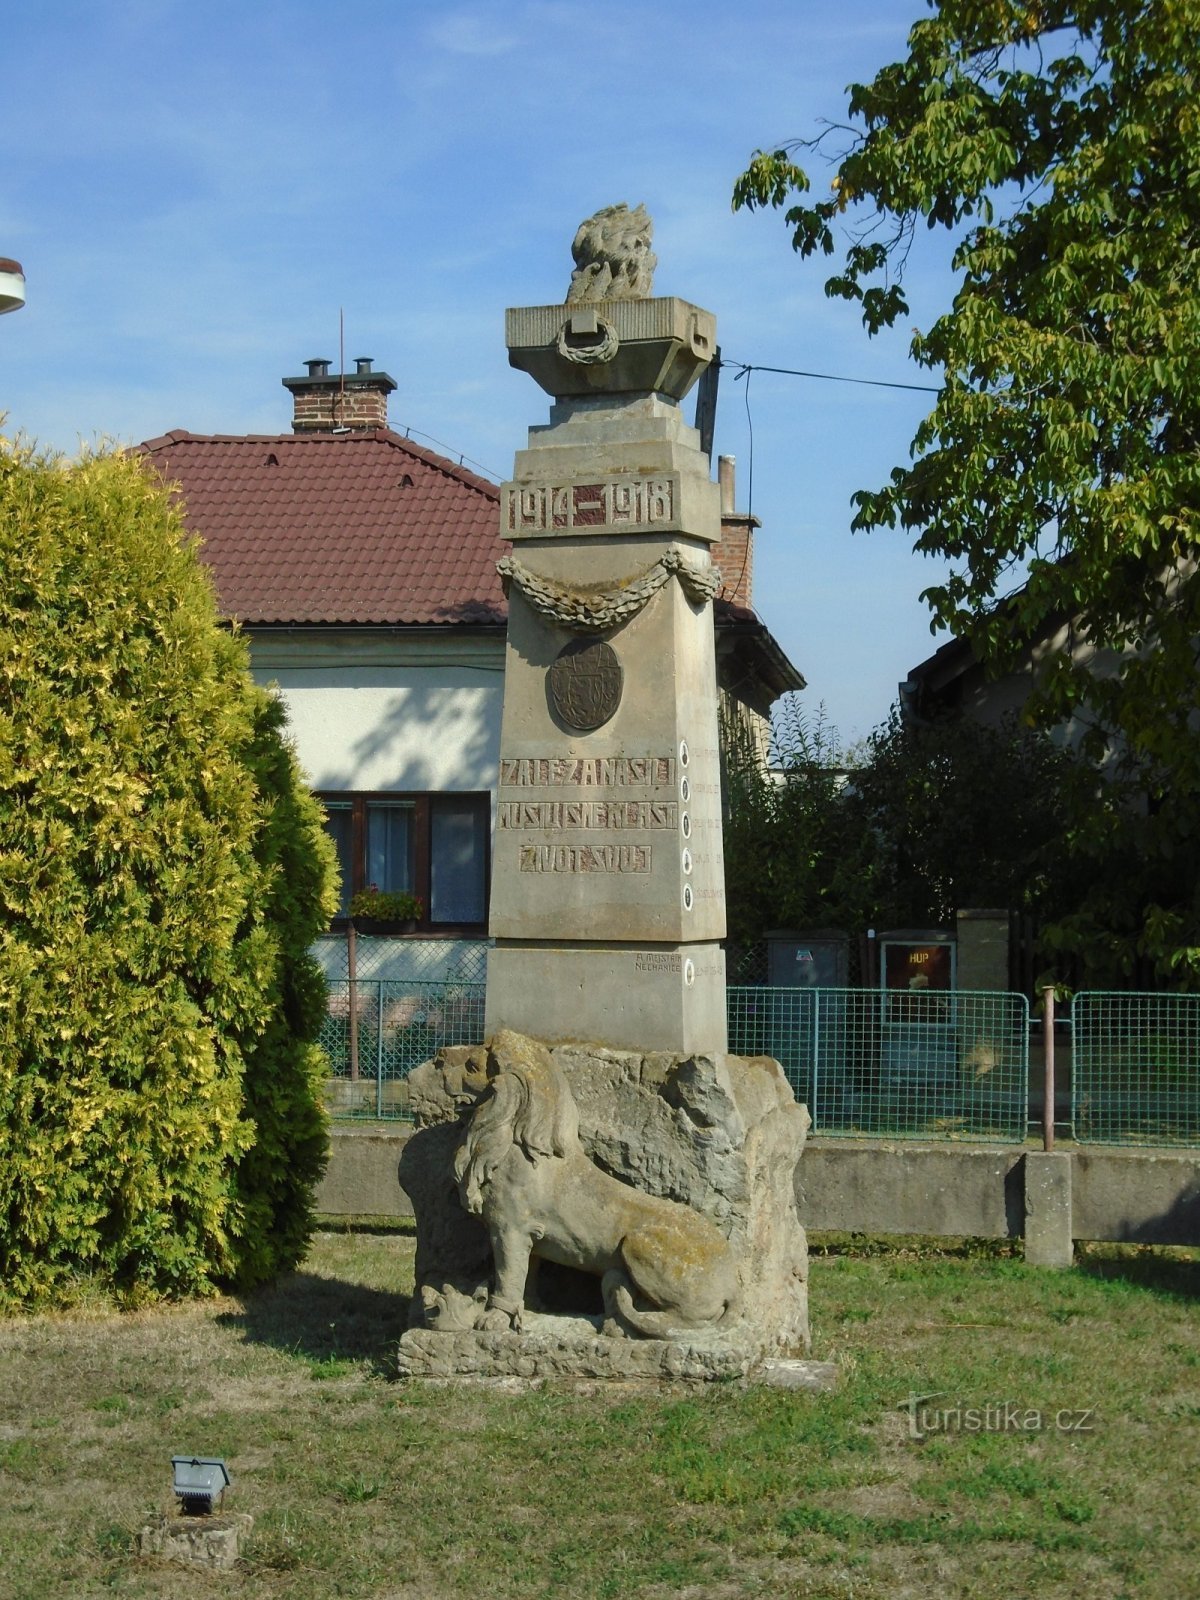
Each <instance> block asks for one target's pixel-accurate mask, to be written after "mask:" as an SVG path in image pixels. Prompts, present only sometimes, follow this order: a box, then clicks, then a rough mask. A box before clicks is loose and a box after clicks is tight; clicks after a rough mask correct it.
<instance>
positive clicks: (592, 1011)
mask: <svg viewBox="0 0 1200 1600" xmlns="http://www.w3.org/2000/svg"><path fill="white" fill-rule="evenodd" d="M598 1022H599V1023H600V1024H601V1025H602V1026H603V1030H604V1039H605V1042H606V1044H608V1045H611V1046H612V1047H613V1048H614V1049H618V1050H639V1049H641V1050H672V1049H678V1050H682V1051H685V1052H687V1051H693V1050H708V1049H712V1048H713V1042H714V1040H715V1041H717V1042H718V1043H719V1044H721V1045H722V1046H723V1045H724V1043H725V1037H726V1028H727V1026H728V1023H727V1014H726V1010H725V952H724V950H723V949H722V948H721V946H720V945H719V944H686V945H685V944H682V943H679V942H678V941H676V942H673V943H670V944H660V945H641V946H636V947H635V946H631V945H613V944H609V945H601V944H597V945H582V944H581V945H577V946H573V947H569V946H558V947H553V946H548V945H530V946H521V945H498V946H497V947H496V948H495V949H494V950H491V951H489V952H488V1016H487V1028H488V1032H489V1033H491V1032H494V1031H495V1030H497V1029H500V1028H513V1029H515V1030H516V1031H517V1032H518V1033H533V1032H535V1031H536V1032H537V1033H539V1034H541V1035H542V1036H544V1037H545V1038H548V1039H554V1040H561V1041H576V1042H579V1041H581V1040H586V1037H587V1033H588V1030H589V1028H590V1029H592V1030H593V1031H594V1030H595V1028H596V1026H597V1023H598Z"/></svg>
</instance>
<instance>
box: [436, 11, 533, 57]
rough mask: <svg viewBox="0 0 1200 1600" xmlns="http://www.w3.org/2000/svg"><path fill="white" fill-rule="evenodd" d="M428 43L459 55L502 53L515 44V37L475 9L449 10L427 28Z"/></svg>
mask: <svg viewBox="0 0 1200 1600" xmlns="http://www.w3.org/2000/svg"><path fill="white" fill-rule="evenodd" d="M426 38H427V39H428V40H429V42H430V44H432V45H435V46H437V47H438V48H439V49H442V50H449V51H450V52H451V53H452V54H454V55H459V56H503V55H507V54H508V53H509V51H510V50H515V49H516V47H517V43H518V40H517V37H516V35H515V34H513V33H509V32H507V31H505V30H502V29H500V28H498V27H496V25H495V24H494V23H493V22H492V21H491V19H490V18H488V17H485V16H484V15H483V14H482V13H481V12H479V11H452V12H450V14H449V15H448V16H443V17H441V18H439V19H438V21H437V22H435V23H433V25H432V26H431V27H430V28H429V29H428V31H427V33H426Z"/></svg>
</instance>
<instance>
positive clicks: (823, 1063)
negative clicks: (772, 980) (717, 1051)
mask: <svg viewBox="0 0 1200 1600" xmlns="http://www.w3.org/2000/svg"><path fill="white" fill-rule="evenodd" d="M729 1048H730V1049H731V1050H733V1051H735V1052H736V1053H737V1054H739V1055H769V1056H774V1057H775V1059H776V1060H777V1061H778V1062H780V1064H781V1065H782V1066H783V1069H784V1072H785V1073H786V1074H787V1077H788V1081H789V1082H790V1083H791V1085H792V1088H793V1090H794V1091H795V1094H796V1098H797V1099H798V1100H802V1101H804V1102H805V1103H806V1104H807V1106H808V1109H809V1114H810V1116H811V1117H812V1119H813V1132H814V1133H820V1134H828V1135H847V1136H852V1135H863V1134H870V1135H887V1136H888V1137H890V1138H931V1137H939V1138H962V1139H996V1140H1006V1141H1013V1140H1016V1141H1021V1140H1023V1139H1024V1138H1025V1134H1026V1131H1027V1126H1028V1104H1029V1006H1028V1002H1027V1001H1026V999H1025V997H1024V995H1018V994H992V993H978V992H972V993H962V992H958V993H954V992H946V993H939V994H933V993H909V992H907V991H905V992H902V993H894V992H889V991H884V990H878V989H778V988H775V989H768V988H739V987H734V988H731V989H730V990H729Z"/></svg>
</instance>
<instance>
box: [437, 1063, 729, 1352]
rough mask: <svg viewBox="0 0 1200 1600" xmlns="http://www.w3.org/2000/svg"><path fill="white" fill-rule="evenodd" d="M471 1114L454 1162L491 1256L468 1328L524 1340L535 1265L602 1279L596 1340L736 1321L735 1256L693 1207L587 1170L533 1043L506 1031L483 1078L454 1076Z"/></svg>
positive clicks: (559, 1081) (567, 1106) (568, 1098)
mask: <svg viewBox="0 0 1200 1600" xmlns="http://www.w3.org/2000/svg"><path fill="white" fill-rule="evenodd" d="M459 1076H460V1080H461V1083H460V1086H461V1088H462V1090H463V1091H464V1092H463V1095H462V1099H463V1101H466V1100H468V1098H474V1097H475V1096H478V1098H477V1099H475V1105H474V1110H473V1111H472V1112H471V1114H470V1117H469V1120H468V1121H467V1124H466V1131H465V1134H464V1136H463V1138H462V1141H461V1143H460V1145H459V1147H458V1150H457V1152H456V1154H455V1159H454V1177H455V1180H456V1182H457V1185H458V1193H459V1196H460V1198H461V1200H462V1204H463V1206H464V1207H465V1208H466V1210H467V1211H468V1212H470V1213H472V1214H473V1215H475V1216H478V1217H479V1218H480V1219H481V1220H482V1222H483V1224H484V1227H485V1229H486V1231H487V1234H488V1238H489V1240H490V1243H491V1248H492V1258H493V1275H492V1285H491V1291H490V1293H489V1295H488V1299H487V1304H486V1306H485V1307H484V1308H483V1310H482V1312H481V1313H480V1315H479V1317H478V1319H477V1321H476V1326H477V1327H482V1328H485V1329H493V1330H497V1329H504V1328H512V1329H515V1330H518V1331H519V1330H520V1327H521V1316H522V1311H523V1309H524V1305H525V1290H526V1280H527V1278H528V1275H529V1268H530V1262H531V1260H535V1261H536V1260H537V1259H541V1260H545V1261H554V1262H558V1263H559V1264H560V1265H562V1266H566V1267H573V1268H576V1269H577V1270H580V1271H583V1272H586V1273H591V1274H593V1275H595V1276H598V1277H599V1278H600V1285H601V1293H602V1295H603V1300H604V1311H605V1323H604V1332H605V1333H607V1334H609V1335H611V1336H613V1337H622V1336H626V1337H627V1336H638V1337H642V1338H656V1339H667V1338H671V1337H674V1336H676V1335H679V1334H683V1333H685V1332H686V1331H688V1330H694V1329H697V1328H703V1327H712V1326H715V1325H716V1324H718V1323H722V1322H727V1321H731V1320H733V1317H734V1315H735V1312H736V1307H737V1301H738V1284H737V1272H736V1267H735V1263H734V1259H733V1252H732V1250H731V1249H730V1246H729V1243H728V1241H727V1240H726V1239H725V1237H724V1236H723V1235H722V1233H721V1232H720V1230H719V1229H718V1228H717V1227H716V1226H715V1225H714V1224H713V1223H712V1222H710V1221H709V1220H708V1219H707V1218H706V1217H702V1216H701V1215H700V1214H699V1213H698V1212H695V1211H693V1210H692V1209H691V1208H690V1207H689V1206H685V1205H680V1204H679V1203H677V1202H675V1201H672V1200H663V1199H660V1198H658V1197H657V1196H655V1195H648V1194H644V1193H642V1192H641V1191H639V1190H637V1189H633V1188H631V1187H630V1186H629V1185H628V1184H626V1183H621V1182H619V1181H618V1180H617V1179H616V1178H613V1177H611V1176H610V1175H609V1174H608V1173H606V1172H603V1171H602V1170H601V1169H600V1168H599V1167H597V1166H596V1165H595V1163H594V1162H592V1161H591V1160H590V1159H589V1158H588V1156H587V1154H586V1152H585V1151H584V1148H583V1145H582V1143H581V1141H580V1138H579V1117H578V1112H577V1111H576V1108H575V1101H574V1099H573V1097H572V1095H571V1090H570V1087H569V1085H568V1083H567V1080H566V1078H565V1076H564V1075H563V1072H562V1069H561V1068H560V1067H559V1066H558V1065H557V1063H555V1061H554V1060H553V1059H552V1057H551V1055H550V1052H549V1051H548V1050H547V1049H546V1048H545V1047H544V1046H542V1045H541V1044H539V1043H538V1042H537V1041H536V1040H532V1039H528V1038H526V1037H524V1036H523V1035H521V1034H516V1033H510V1032H507V1031H502V1032H500V1033H498V1034H497V1035H496V1037H495V1039H493V1040H492V1042H491V1045H490V1046H489V1048H488V1052H487V1066H486V1077H484V1076H483V1075H482V1074H479V1073H478V1072H475V1073H471V1072H467V1073H463V1074H460V1075H459Z"/></svg>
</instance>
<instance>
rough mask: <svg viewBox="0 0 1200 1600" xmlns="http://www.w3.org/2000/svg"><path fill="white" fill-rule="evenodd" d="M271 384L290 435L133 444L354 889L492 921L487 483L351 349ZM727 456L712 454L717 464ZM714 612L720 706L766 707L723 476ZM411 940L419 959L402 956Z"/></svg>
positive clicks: (787, 667) (438, 926)
mask: <svg viewBox="0 0 1200 1600" xmlns="http://www.w3.org/2000/svg"><path fill="white" fill-rule="evenodd" d="M356 367H357V370H356V371H355V372H353V373H345V374H343V373H335V374H331V373H330V372H329V370H328V368H329V363H327V362H323V361H311V362H309V363H308V368H309V371H308V373H307V375H305V376H302V377H296V378H285V379H284V380H283V381H284V384H285V386H286V387H287V388H288V389H289V390H290V391H291V393H292V396H293V401H294V412H293V426H292V431H291V432H290V433H287V434H279V435H275V434H269V435H261V434H253V435H226V434H217V435H200V434H193V433H186V432H182V431H176V432H172V433H168V434H165V435H164V436H163V437H162V438H159V439H152V440H149V441H147V442H146V443H145V444H144V445H143V446H142V447H141V448H142V450H143V451H144V452H145V453H146V454H147V455H148V456H149V457H150V459H151V461H152V462H153V463H154V466H155V468H156V470H157V471H158V472H159V473H160V475H161V476H162V478H163V479H164V481H165V482H167V483H170V484H173V485H175V486H176V487H177V491H178V493H179V495H180V498H181V504H182V508H183V514H184V517H185V520H186V522H187V525H188V527H189V528H190V529H191V530H192V532H194V533H195V534H197V535H198V536H199V538H200V540H201V548H200V553H201V556H202V558H203V559H204V561H205V562H206V563H207V564H208V566H209V567H210V569H211V571H212V574H213V577H214V579H215V582H216V588H217V594H218V598H219V602H220V606H221V610H222V613H223V614H224V615H225V616H226V617H227V618H229V619H230V620H231V621H235V622H236V623H237V624H239V625H240V627H241V628H242V629H243V630H244V631H245V633H246V634H247V636H248V638H249V642H250V650H251V664H252V668H253V671H254V674H255V676H256V677H257V678H258V679H259V680H260V681H261V682H271V683H275V684H277V685H278V688H279V691H280V693H281V695H282V697H283V699H284V701H285V702H286V705H287V709H288V717H289V723H290V729H291V733H292V736H293V738H294V740H295V743H296V746H297V751H298V754H299V758H300V762H301V765H302V766H303V768H304V770H305V772H306V774H307V776H308V779H309V781H310V782H311V784H312V785H313V787H314V789H315V790H316V791H317V792H318V793H319V794H320V795H321V796H322V798H323V800H324V802H325V805H326V808H327V813H328V816H329V823H330V829H331V831H332V833H333V836H334V839H335V841H336V844H337V848H338V853H339V857H340V860H341V864H342V875H343V900H342V908H341V910H342V916H343V917H344V915H345V912H346V909H347V906H348V902H349V897H350V895H351V894H352V893H354V892H355V891H357V890H358V889H361V888H363V887H365V886H366V885H368V884H374V885H376V886H378V887H380V888H386V889H399V888H410V889H412V890H413V891H415V892H416V894H417V895H418V896H419V898H420V899H421V901H422V905H423V907H424V914H423V917H422V919H421V922H420V924H419V926H418V929H417V938H418V939H419V940H421V939H423V940H424V941H426V942H428V941H430V940H441V941H447V940H448V941H455V940H461V939H464V938H465V939H481V938H483V937H484V936H485V934H486V928H487V887H488V857H489V848H490V837H491V815H492V798H493V786H494V782H495V776H496V773H497V770H498V767H499V738H500V713H501V702H502V698H503V674H504V636H505V626H506V618H507V606H506V602H505V597H504V591H503V589H502V587H501V582H500V578H499V576H498V575H497V572H496V563H497V561H498V560H499V559H500V557H501V556H502V555H504V554H505V553H506V552H507V550H508V549H509V545H508V542H507V541H505V540H503V539H501V537H500V516H499V499H500V493H499V489H498V487H497V486H496V485H495V484H493V483H491V482H490V481H488V480H487V479H486V478H482V477H479V476H477V475H476V474H475V473H473V472H471V471H469V470H468V469H467V468H465V467H464V466H462V465H456V464H455V463H453V462H451V461H449V460H447V459H446V458H445V457H443V456H440V455H437V454H435V453H434V452H433V451H431V450H427V449H425V448H423V447H422V446H421V445H418V444H416V443H415V442H414V441H413V440H412V439H410V438H407V437H405V436H403V435H401V434H399V433H396V432H394V431H393V430H392V429H390V428H389V427H388V426H387V397H388V394H389V393H390V392H391V390H393V389H394V388H395V383H394V381H393V380H392V379H391V378H390V377H389V376H388V375H387V373H385V372H375V371H373V370H372V363H371V362H370V360H369V359H367V358H365V357H363V358H360V359H359V360H358V362H357V363H356ZM723 459H724V458H723ZM722 495H723V498H722V504H723V512H724V514H723V518H722V529H723V546H724V548H722V547H718V549H717V550H716V551H714V556H715V557H716V559H717V560H718V563H719V564H720V565H722V568H723V570H724V571H725V572H726V575H727V577H726V588H725V590H724V592H723V594H722V596H721V597H720V598H719V599H718V600H717V602H716V607H715V614H716V628H717V643H718V673H719V676H720V679H721V684H722V691H723V694H724V696H725V697H726V699H727V701H728V703H729V704H730V706H731V707H732V708H734V709H735V710H737V711H738V712H739V713H741V714H743V715H749V716H756V717H763V716H766V715H767V714H769V711H770V706H771V703H772V702H773V701H774V700H775V699H776V698H777V697H778V695H780V694H781V693H784V692H785V691H786V690H789V689H795V688H800V687H803V679H802V678H801V677H800V675H799V673H798V672H797V671H796V669H795V668H794V667H793V666H792V665H791V663H790V662H789V661H788V660H787V658H786V656H784V654H783V652H782V651H781V650H780V648H779V646H778V645H777V644H776V642H775V641H774V639H773V638H772V637H771V635H770V633H769V632H768V631H767V629H766V628H765V626H764V625H763V623H762V622H761V621H760V620H759V618H758V617H757V616H756V615H755V613H754V611H753V610H752V609H751V607H750V603H749V601H750V583H751V577H752V566H753V562H752V555H753V551H752V537H753V529H754V526H755V523H754V522H753V521H752V520H751V519H749V518H747V517H745V516H738V515H737V514H735V513H734V510H733V479H732V462H727V464H726V465H725V466H723V469H722ZM412 954H414V955H415V954H416V952H415V951H414V952H412Z"/></svg>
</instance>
